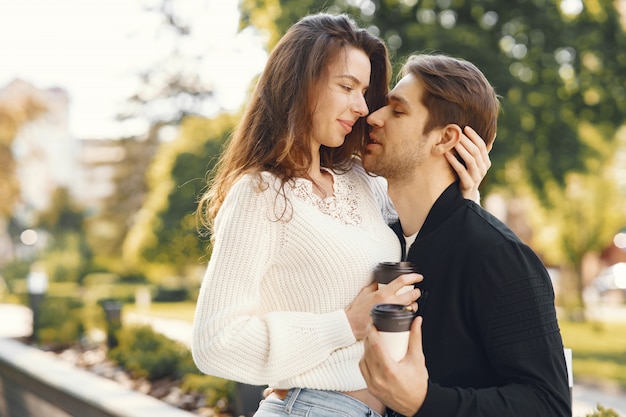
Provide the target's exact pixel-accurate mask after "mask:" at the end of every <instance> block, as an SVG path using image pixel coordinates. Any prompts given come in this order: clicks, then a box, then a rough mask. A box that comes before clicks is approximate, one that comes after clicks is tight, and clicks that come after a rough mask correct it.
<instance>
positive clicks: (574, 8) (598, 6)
mask: <svg viewBox="0 0 626 417" xmlns="http://www.w3.org/2000/svg"><path fill="white" fill-rule="evenodd" d="M279 7H280V15H279V16H278V17H277V18H276V19H275V20H274V21H273V22H272V23H269V24H268V25H269V26H270V27H269V28H268V29H267V30H268V31H269V32H270V33H272V32H273V31H276V32H277V33H279V34H282V33H284V32H285V31H286V30H287V28H288V27H289V26H291V25H292V24H293V23H294V22H295V21H296V20H297V19H298V18H300V17H302V16H303V15H305V14H306V13H311V12H316V11H320V10H330V11H333V12H347V13H349V14H350V15H352V16H354V17H355V19H356V20H357V21H358V22H359V23H360V24H361V25H362V26H364V27H368V29H369V30H371V31H372V32H373V33H375V34H377V35H379V36H380V37H381V38H382V39H384V40H385V41H386V43H387V45H388V47H389V49H390V52H391V55H392V60H393V62H395V63H396V65H395V68H396V70H397V68H398V65H397V64H398V63H400V62H401V61H402V60H403V59H404V58H405V57H406V56H408V55H409V54H411V53H413V52H415V51H441V52H444V53H446V54H449V55H453V56H457V57H462V58H466V59H468V60H470V61H472V62H474V63H475V64H476V65H477V66H478V67H479V68H481V69H482V70H483V71H484V72H485V75H486V76H487V78H488V79H489V80H490V81H491V82H492V84H493V85H494V87H495V88H496V91H497V92H498V94H499V95H501V97H502V104H503V113H502V115H501V118H500V123H499V129H498V137H499V139H498V143H497V145H496V146H495V147H494V150H493V152H492V155H491V158H492V160H493V168H492V170H491V172H490V175H489V178H488V179H487V181H486V182H485V184H484V189H485V191H486V192H487V191H488V190H489V188H490V187H492V186H494V185H502V184H504V183H505V182H506V176H507V173H506V169H505V167H506V162H507V161H510V160H513V159H517V158H519V160H520V163H521V166H522V168H523V170H524V171H525V172H526V173H527V175H528V176H529V178H530V180H531V181H532V185H533V187H534V189H535V190H536V191H537V192H538V195H539V196H540V197H541V198H542V199H543V201H544V203H545V204H549V203H550V201H549V199H547V198H546V191H547V189H546V188H545V187H547V186H548V184H551V183H552V181H556V183H557V184H559V185H564V181H565V177H566V175H567V174H568V173H569V172H584V170H585V167H584V165H583V164H582V162H581V161H582V160H584V159H585V158H587V157H589V156H593V153H594V152H595V151H594V149H593V148H590V147H589V146H587V145H586V143H585V141H584V140H583V138H581V136H580V134H579V129H578V125H579V124H580V123H583V122H584V123H589V124H592V125H594V126H595V127H596V128H597V129H599V130H600V131H601V133H602V134H603V135H605V136H606V137H612V136H613V135H614V133H615V131H616V129H617V128H618V127H619V126H620V125H621V123H623V115H624V114H625V113H626V83H625V80H624V76H623V74H624V72H625V71H626V35H625V33H624V28H623V26H622V25H621V23H620V15H619V13H618V11H617V9H616V7H615V4H614V2H613V0H587V1H584V2H582V1H577V0H568V1H559V0H533V1H530V0H516V1H511V0H484V1H469V0H437V1H435V0H422V1H416V0H363V1H354V0H335V1H327V0H317V1H316V0H306V1H302V0H283V1H280V2H279ZM264 10H265V12H266V13H267V15H268V16H273V15H275V14H276V1H271V0H266V1H264V2H261V3H256V2H252V1H244V2H243V3H242V19H243V20H242V24H248V23H252V24H255V23H256V24H258V22H262V21H263V19H261V18H260V17H258V16H259V15H262V13H263V11H264Z"/></svg>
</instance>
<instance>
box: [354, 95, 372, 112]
mask: <svg viewBox="0 0 626 417" xmlns="http://www.w3.org/2000/svg"><path fill="white" fill-rule="evenodd" d="M352 111H354V112H355V113H356V114H358V115H359V117H365V116H367V114H368V113H369V112H370V110H369V108H368V107H367V102H366V101H365V96H363V95H361V94H358V95H357V97H356V98H355V99H354V101H353V102H352Z"/></svg>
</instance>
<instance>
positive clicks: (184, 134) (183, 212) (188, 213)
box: [123, 115, 235, 276]
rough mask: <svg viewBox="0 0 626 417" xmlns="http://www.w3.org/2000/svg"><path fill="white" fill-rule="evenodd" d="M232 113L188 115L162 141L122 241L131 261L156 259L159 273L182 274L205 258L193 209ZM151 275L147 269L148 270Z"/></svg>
mask: <svg viewBox="0 0 626 417" xmlns="http://www.w3.org/2000/svg"><path fill="white" fill-rule="evenodd" d="M234 123H235V118H234V117H233V116H227V115H223V116H220V117H218V118H216V119H213V120H206V119H199V118H189V119H186V120H185V121H184V122H183V124H182V126H181V133H180V136H179V137H178V138H177V139H176V140H175V141H173V142H171V143H167V144H164V145H162V146H161V147H160V148H159V150H158V152H157V155H156V157H155V159H154V162H153V164H152V166H151V167H150V170H149V172H148V190H149V191H148V195H147V199H146V201H145V203H144V205H143V208H142V210H141V212H140V213H139V214H138V215H137V219H136V222H135V223H134V225H133V227H132V228H131V230H130V231H129V233H128V235H127V237H126V239H125V241H124V247H123V254H124V258H125V260H126V261H127V262H128V264H129V265H133V266H136V267H137V268H139V269H143V270H146V267H145V265H146V264H153V265H156V269H157V270H158V272H159V274H160V275H161V276H164V275H167V272H166V271H167V270H168V268H169V269H170V271H169V273H170V274H173V275H184V274H185V270H184V268H185V267H186V266H188V265H197V264H198V263H199V262H201V261H203V260H205V257H206V254H207V251H206V244H207V243H206V242H203V241H201V240H200V239H199V238H198V233H197V223H196V218H195V210H196V204H197V200H198V198H199V196H200V194H201V193H202V191H203V190H204V188H205V187H206V181H205V177H204V174H205V173H207V172H208V171H210V170H211V169H212V168H213V166H214V164H215V161H216V159H217V156H218V154H219V152H220V151H221V148H222V145H223V143H224V142H225V141H226V139H227V137H228V136H229V134H230V131H231V130H232V127H233V126H234ZM147 274H148V275H150V273H149V272H147Z"/></svg>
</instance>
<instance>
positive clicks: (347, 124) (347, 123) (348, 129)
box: [339, 120, 355, 133]
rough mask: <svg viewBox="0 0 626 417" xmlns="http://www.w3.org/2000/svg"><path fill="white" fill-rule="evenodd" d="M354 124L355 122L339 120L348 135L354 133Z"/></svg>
mask: <svg viewBox="0 0 626 417" xmlns="http://www.w3.org/2000/svg"><path fill="white" fill-rule="evenodd" d="M354 123H355V122H354V121H353V120H339V124H340V125H341V126H343V128H344V129H345V131H346V132H347V133H350V132H352V126H354Z"/></svg>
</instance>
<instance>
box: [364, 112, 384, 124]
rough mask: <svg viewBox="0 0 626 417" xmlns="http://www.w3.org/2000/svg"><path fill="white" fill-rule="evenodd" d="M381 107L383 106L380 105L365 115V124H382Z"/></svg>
mask: <svg viewBox="0 0 626 417" xmlns="http://www.w3.org/2000/svg"><path fill="white" fill-rule="evenodd" d="M383 109H384V107H381V108H380V109H378V110H376V111H375V112H373V113H371V114H370V115H369V116H367V119H366V120H367V124H368V125H370V126H372V127H381V126H382V125H383V118H382V112H383Z"/></svg>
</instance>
